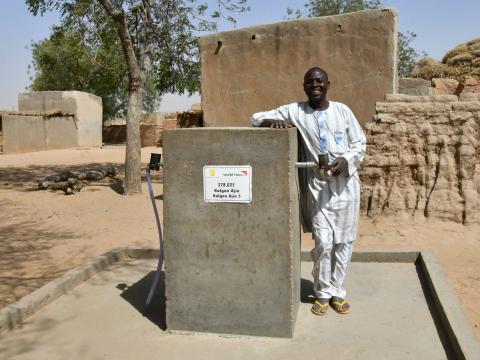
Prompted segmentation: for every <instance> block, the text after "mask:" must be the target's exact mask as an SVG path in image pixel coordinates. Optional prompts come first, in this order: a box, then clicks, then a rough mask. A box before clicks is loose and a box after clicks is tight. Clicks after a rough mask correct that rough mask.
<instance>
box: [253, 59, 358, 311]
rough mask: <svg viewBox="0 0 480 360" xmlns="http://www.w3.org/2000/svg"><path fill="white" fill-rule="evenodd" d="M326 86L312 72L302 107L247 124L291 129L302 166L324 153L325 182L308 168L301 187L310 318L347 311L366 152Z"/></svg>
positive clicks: (322, 74) (318, 72) (321, 75)
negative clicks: (308, 234) (310, 244)
mask: <svg viewBox="0 0 480 360" xmlns="http://www.w3.org/2000/svg"><path fill="white" fill-rule="evenodd" d="M329 86H330V82H329V81H328V74H327V73H326V71H325V70H323V69H321V68H312V69H310V70H308V71H307V73H306V74H305V77H304V83H303V87H304V90H305V94H306V95H307V97H308V101H307V102H299V103H292V104H288V105H284V106H280V107H279V108H277V109H273V110H270V111H265V112H259V113H256V114H253V115H252V118H251V120H252V124H253V126H269V127H272V128H289V127H292V126H294V127H296V128H297V129H298V131H299V133H300V135H301V140H302V141H301V142H303V144H300V146H301V148H302V149H301V150H303V157H304V159H302V160H305V161H310V162H315V163H318V155H319V154H325V153H328V157H329V162H330V166H329V167H330V170H329V173H328V176H321V175H320V171H319V168H318V166H317V167H314V168H308V169H305V170H306V172H305V173H303V175H304V176H303V180H304V181H303V182H302V184H301V192H302V200H301V201H302V205H303V206H302V210H303V211H302V213H303V217H304V218H306V219H304V220H306V221H304V228H306V229H305V230H309V225H311V231H312V236H313V239H314V240H315V248H314V249H313V250H312V256H313V260H314V268H313V271H312V275H313V278H314V292H315V296H316V300H315V302H314V304H313V307H312V312H313V313H314V314H316V315H324V314H325V313H326V311H327V310H328V305H329V304H330V306H331V307H332V308H333V309H334V310H335V311H336V312H338V313H340V314H348V313H350V311H351V307H350V305H349V304H348V302H347V301H346V300H345V297H346V291H345V288H344V287H343V282H344V280H345V277H346V273H347V269H348V265H349V263H350V258H351V255H352V250H353V243H354V241H355V239H356V236H357V226H358V217H359V210H360V179H359V177H358V171H357V170H358V168H359V166H360V163H361V162H362V160H363V157H364V155H365V149H366V139H365V135H364V133H363V130H362V128H361V126H360V124H359V123H358V121H357V119H356V118H355V116H354V115H353V113H352V111H351V110H350V109H349V108H348V107H347V106H346V105H344V104H342V103H339V102H334V101H328V100H327V98H326V95H327V91H328V88H329ZM305 224H306V226H305Z"/></svg>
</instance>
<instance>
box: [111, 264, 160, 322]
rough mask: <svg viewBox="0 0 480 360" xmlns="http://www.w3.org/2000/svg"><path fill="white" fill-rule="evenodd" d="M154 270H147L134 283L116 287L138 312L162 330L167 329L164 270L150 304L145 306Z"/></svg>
mask: <svg viewBox="0 0 480 360" xmlns="http://www.w3.org/2000/svg"><path fill="white" fill-rule="evenodd" d="M154 277H155V271H151V272H149V273H148V274H147V275H145V276H144V277H143V278H141V279H140V280H139V281H137V282H136V283H134V284H132V285H130V286H128V285H127V284H124V283H121V284H117V289H120V290H122V293H121V294H120V296H121V297H122V298H123V299H124V300H126V301H127V302H129V303H130V304H131V305H132V306H133V307H134V308H135V309H136V310H137V311H138V312H139V313H141V314H142V315H143V316H145V317H146V318H147V319H148V320H150V321H151V322H152V323H154V324H155V325H156V326H158V327H159V328H160V329H162V330H166V329H167V321H166V315H165V272H164V271H162V272H161V274H160V280H159V282H158V286H157V289H156V291H155V294H154V296H153V298H152V301H151V303H150V305H149V306H148V308H147V306H146V301H147V296H148V291H149V290H150V286H151V285H152V283H153V278H154Z"/></svg>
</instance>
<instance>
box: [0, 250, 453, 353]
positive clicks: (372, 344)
mask: <svg viewBox="0 0 480 360" xmlns="http://www.w3.org/2000/svg"><path fill="white" fill-rule="evenodd" d="M311 266H312V263H311V262H308V263H307V262H303V263H302V303H301V304H300V307H299V313H298V320H297V326H296V328H295V334H294V337H293V339H279V338H267V337H242V336H224V335H215V334H201V333H196V334H190V335H185V334H183V335H181V334H172V333H170V332H169V331H165V330H164V329H165V303H164V284H163V280H164V278H163V277H162V281H161V285H160V288H159V291H158V292H157V294H156V297H155V299H154V302H153V307H152V309H151V310H150V312H148V313H147V316H143V315H142V312H143V311H144V303H145V299H146V296H147V292H148V287H149V285H150V283H151V281H152V279H153V271H154V269H155V268H156V261H155V260H154V259H150V260H133V261H128V262H121V263H118V264H115V265H112V266H110V267H109V268H108V269H106V270H104V271H102V272H99V273H97V274H96V275H95V276H93V277H92V278H90V279H89V280H87V281H86V282H84V283H83V284H81V285H80V286H78V287H76V288H75V289H73V290H71V291H69V292H68V293H67V294H65V295H63V296H62V297H60V298H59V299H57V300H56V301H55V302H53V303H51V304H49V305H48V306H46V307H45V308H44V309H43V310H42V311H40V312H38V313H37V314H35V315H33V316H32V317H31V318H29V319H28V320H27V321H25V323H24V324H23V326H22V327H21V328H19V329H16V330H14V331H12V332H9V333H7V334H6V335H4V336H2V338H1V340H0V358H2V359H12V360H20V359H22V360H24V359H35V360H43V359H48V360H55V359H71V360H75V359H82V360H83V359H119V360H120V359H149V358H159V357H161V358H162V359H225V358H227V357H228V358H229V359H275V360H277V359H278V360H282V359H288V360H291V359H292V358H295V359H298V358H308V359H325V358H331V359H445V358H447V354H446V351H445V349H444V347H443V345H442V340H441V338H440V336H439V333H438V330H437V327H436V324H435V321H436V320H435V319H434V318H433V317H432V314H431V312H430V309H429V305H428V304H427V302H426V301H425V296H424V295H425V294H424V290H425V289H424V288H423V287H422V284H421V282H420V281H419V277H418V268H417V267H416V266H415V265H414V264H411V263H410V264H408V263H394V264H392V263H356V262H354V263H352V264H351V268H350V272H349V276H348V279H347V283H346V287H347V290H348V299H349V301H350V303H351V305H352V308H353V311H352V313H351V314H350V315H347V316H344V315H338V314H336V313H334V312H333V311H331V309H330V310H329V312H328V314H327V315H326V316H324V317H319V316H315V315H313V314H311V312H310V307H311V304H310V303H309V297H311V296H312V283H311V275H310V271H311ZM227 302H228V301H227ZM276 305H277V299H275V298H274V297H272V298H271V299H270V306H271V307H272V308H275V307H276Z"/></svg>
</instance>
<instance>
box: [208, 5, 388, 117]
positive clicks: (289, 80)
mask: <svg viewBox="0 0 480 360" xmlns="http://www.w3.org/2000/svg"><path fill="white" fill-rule="evenodd" d="M199 43H200V52H201V67H202V109H203V111H204V124H205V126H249V125H250V122H249V119H250V116H251V114H252V113H255V112H258V111H263V110H268V109H273V108H276V107H278V106H280V105H283V104H288V103H292V102H297V101H305V100H306V96H305V94H304V91H303V86H302V84H303V76H304V74H305V72H306V71H307V70H308V69H309V68H311V67H313V66H320V67H322V68H324V69H325V70H327V72H328V73H329V79H330V82H331V87H330V90H329V97H330V99H332V100H337V101H341V102H344V103H346V104H347V105H348V106H349V107H351V108H352V110H353V112H354V113H355V114H356V116H357V118H358V120H359V121H360V123H362V124H365V123H366V122H367V121H370V120H371V118H372V116H373V115H374V114H375V102H376V101H381V100H383V97H384V95H385V94H387V93H395V92H396V91H397V69H396V68H397V65H396V62H397V15H396V12H395V10H393V9H383V10H366V11H359V12H355V13H350V14H345V15H336V16H322V17H317V18H310V19H302V20H291V21H284V22H278V23H274V24H265V25H259V26H255V27H248V28H243V29H238V30H233V31H226V32H220V33H215V34H211V35H207V36H203V37H201V38H200V40H199Z"/></svg>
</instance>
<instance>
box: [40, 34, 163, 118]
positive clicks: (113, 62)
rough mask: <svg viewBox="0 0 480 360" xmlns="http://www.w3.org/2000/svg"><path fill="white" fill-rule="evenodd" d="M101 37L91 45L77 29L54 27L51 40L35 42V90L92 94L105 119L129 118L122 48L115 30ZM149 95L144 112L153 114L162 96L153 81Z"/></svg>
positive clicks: (148, 88) (147, 95)
mask: <svg viewBox="0 0 480 360" xmlns="http://www.w3.org/2000/svg"><path fill="white" fill-rule="evenodd" d="M109 30H111V29H110V28H109ZM99 36H100V39H101V41H99V42H97V43H94V44H91V43H88V42H86V41H84V36H83V34H82V33H81V32H80V31H78V30H77V29H67V28H65V27H54V28H53V31H52V33H51V35H50V36H49V37H48V38H47V39H45V40H42V41H39V42H37V43H33V44H32V57H33V69H32V71H31V73H32V77H31V79H32V84H31V89H32V90H34V91H47V90H59V91H66V90H79V91H85V92H89V93H92V94H95V95H97V96H100V97H101V98H102V104H103V118H104V119H109V118H113V117H125V115H126V112H127V103H128V76H127V66H126V65H125V61H124V59H123V55H122V49H121V46H120V43H119V41H118V38H117V36H116V34H115V32H114V31H108V32H107V33H103V34H99ZM145 95H146V96H145V100H144V109H145V111H153V110H154V109H155V108H156V107H157V106H158V103H159V95H158V92H157V91H156V89H155V87H154V86H153V83H152V82H150V84H148V85H147V91H146V94H145Z"/></svg>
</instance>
